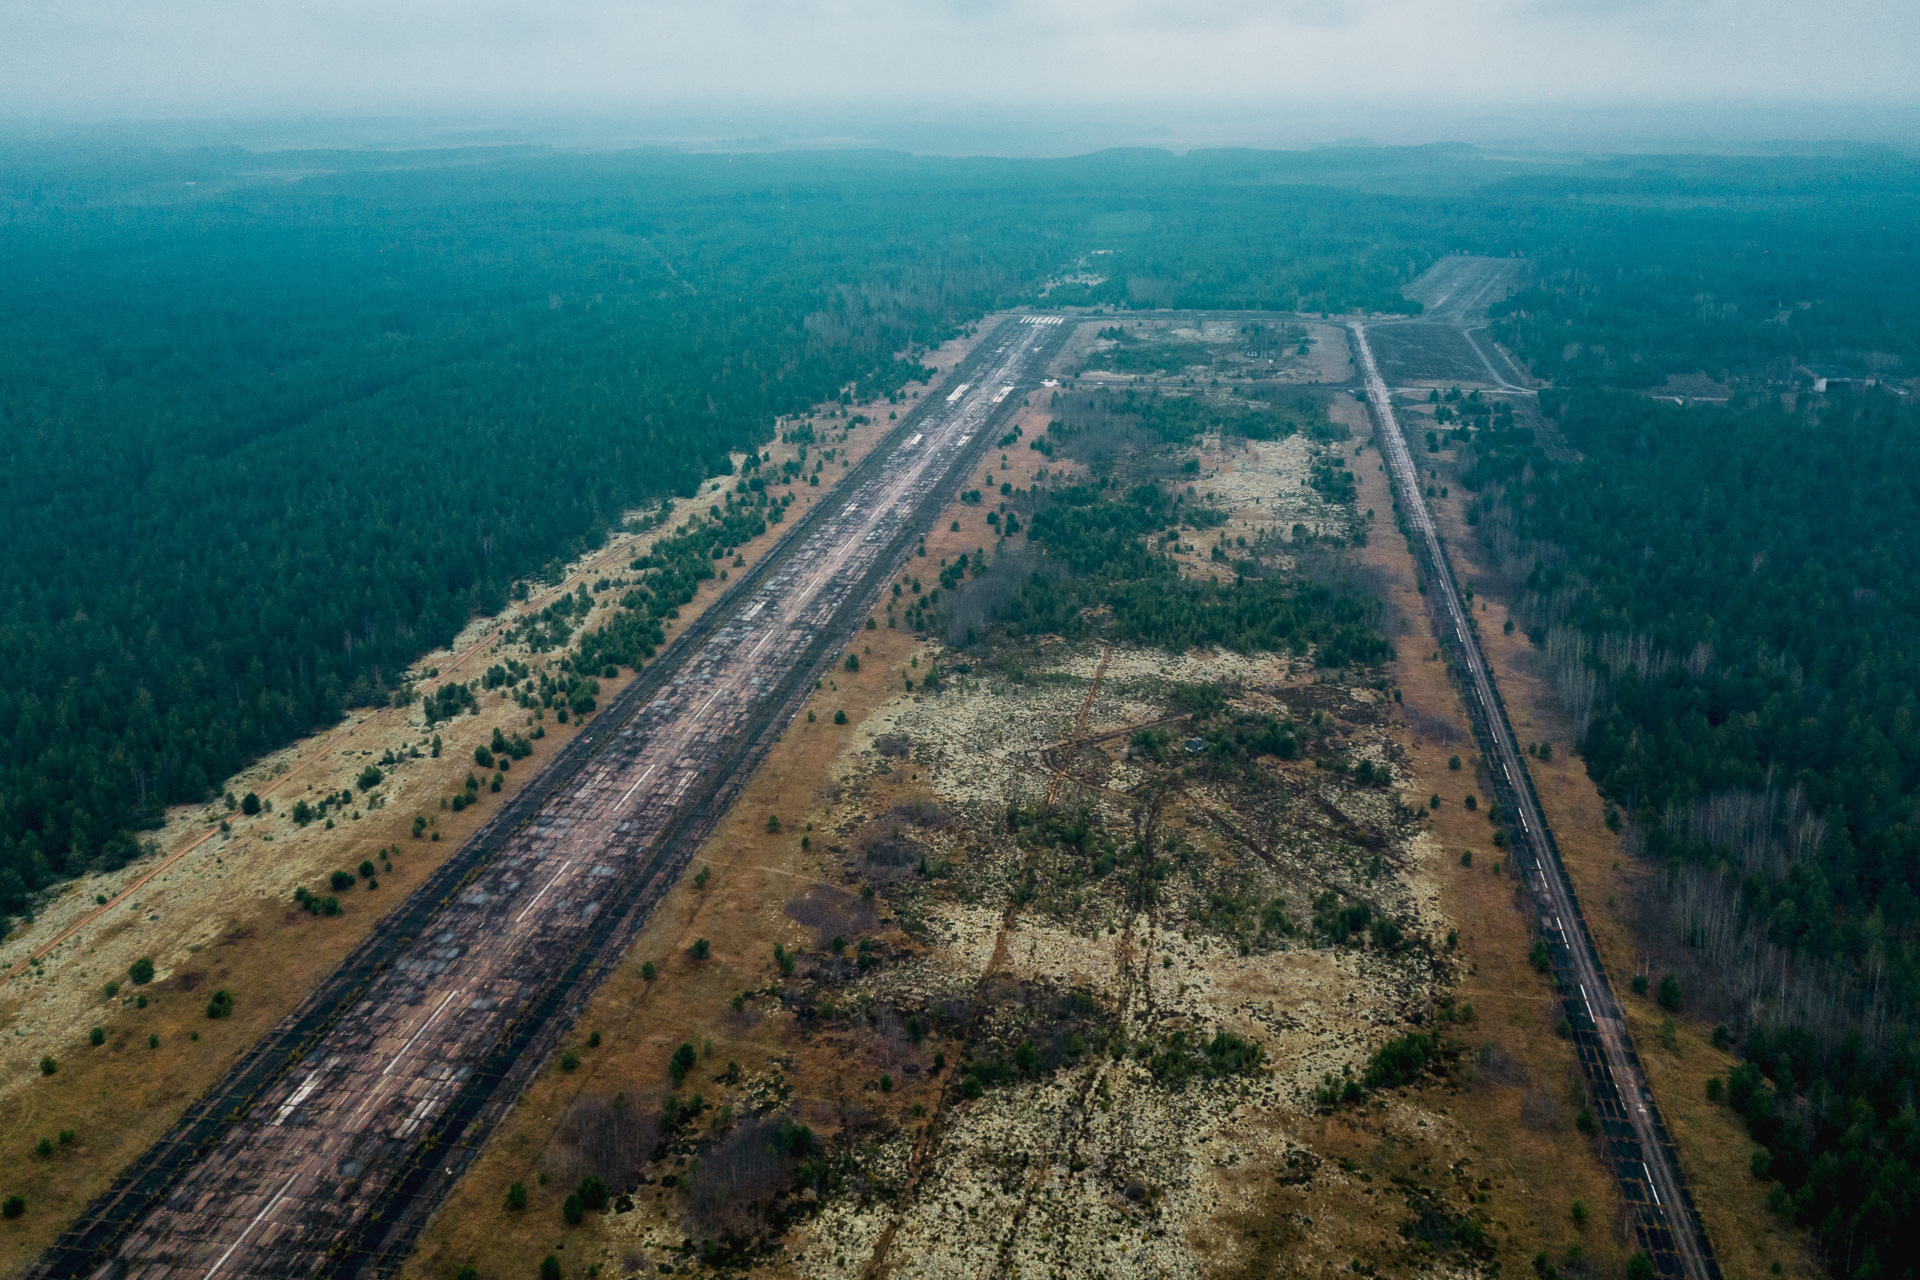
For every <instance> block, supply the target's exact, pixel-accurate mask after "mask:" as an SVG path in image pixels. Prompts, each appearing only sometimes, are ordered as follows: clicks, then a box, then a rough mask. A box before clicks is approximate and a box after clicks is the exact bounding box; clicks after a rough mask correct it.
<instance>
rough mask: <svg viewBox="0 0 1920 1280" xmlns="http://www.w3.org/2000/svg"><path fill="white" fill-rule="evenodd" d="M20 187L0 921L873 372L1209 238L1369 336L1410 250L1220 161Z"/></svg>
mask: <svg viewBox="0 0 1920 1280" xmlns="http://www.w3.org/2000/svg"><path fill="white" fill-rule="evenodd" d="M8 159H9V163H8V164H7V165H6V166H0V168H4V170H5V172H7V173H8V175H9V177H8V178H7V180H6V182H5V183H4V184H3V189H0V216H4V218H5V222H4V224H0V247H3V251H0V298H4V299H5V301H4V304H0V414H3V415H4V424H3V425H4V431H0V495H3V496H4V499H5V501H6V503H7V506H8V509H9V511H10V513H11V516H12V527H13V535H12V536H11V537H9V538H8V539H6V540H5V541H4V542H3V543H0V671H5V672H6V673H7V679H6V680H5V682H4V683H3V684H0V910H5V911H8V912H18V911H20V910H22V909H24V908H26V907H27V906H28V905H29V903H30V900H31V896H32V894H33V893H34V892H35V891H37V890H39V889H42V888H44V887H46V886H48V885H50V884H53V883H55V882H57V881H58V880H60V879H61V878H63V877H66V876H69V875H72V874H74V873H76V872H78V871H80V870H82V869H85V868H87V867H100V866H114V865H118V864H120V863H122V862H124V861H125V860H127V859H128V858H129V857H131V856H133V855H134V854H135V853H136V851H137V849H138V847H139V846H138V841H139V839H140V832H141V830H142V829H144V828H148V827H150V826H152V825H153V824H155V823H156V822H157V821H158V820H159V818H160V816H161V815H162V813H163V812H164V809H165V807H166V806H168V805H171V804H179V803H191V802H197V801H201V800H204V799H207V798H209V797H210V796H211V795H212V794H213V791H214V789H215V788H217V787H218V786H219V785H220V783H221V781H222V779H224V778H225V777H227V776H228V775H230V774H231V773H232V772H233V771H235V770H236V769H238V768H240V767H241V766H243V765H244V764H245V763H246V762H248V761H249V760H251V759H254V758H257V757H258V756H259V755H260V754H262V753H264V752H266V751H269V750H272V749H274V748H276V747H278V746H281V745H283V744H285V743H286V742H288V741H290V740H291V739H293V738H295V737H297V736H299V735H302V734H305V733H308V732H311V731H313V730H315V729H318V728H320V727H323V726H325V725H327V724H329V723H331V722H333V721H334V720H336V719H337V718H338V717H339V716H340V715H341V714H342V713H343V711H344V710H345V709H346V708H348V707H351V706H354V705H360V704H367V703H374V702H379V701H383V700H385V699H388V698H390V697H393V696H395V694H396V693H398V692H400V689H401V686H402V683H403V679H402V677H403V672H404V671H405V669H406V667H407V665H408V664H409V663H410V662H411V661H412V660H413V659H414V658H415V657H417V656H418V655H420V654H421V653H423V652H425V651H427V650H429V649H431V648H432V647H434V646H437V645H440V644H444V643H445V642H447V641H448V640H449V639H450V638H451V637H452V636H453V634H454V633H455V632H456V631H458V630H459V628H460V627H461V626H462V625H463V624H464V623H466V622H467V621H468V620H469V619H471V618H473V617H476V616H481V615H486V614H490V613H492V612H495V611H497V610H498V609H499V608H500V607H501V606H502V605H503V604H504V602H505V600H506V598H507V594H508V592H509V590H510V589H511V587H512V585H513V584H514V583H515V582H516V581H521V580H525V579H528V578H532V577H535V576H537V575H540V574H541V573H543V572H544V571H547V570H549V569H551V568H552V567H554V566H556V565H557V564H558V563H559V562H560V561H562V560H563V559H565V558H566V557H569V556H572V555H575V554H577V553H579V552H581V551H583V550H585V549H587V548H589V547H591V546H593V545H595V544H596V543H597V542H598V541H599V540H600V539H602V538H603V537H604V536H605V534H606V532H607V531H608V530H609V529H610V528H611V527H613V526H614V525H615V524H616V523H617V522H618V521H619V519H620V518H621V515H622V513H623V512H624V511H626V510H629V509H631V508H633V507H635V506H637V505H640V504H644V503H647V502H650V501H653V500H656V499H659V498H663V497H666V496H669V495H672V494H675V493H685V492H688V491H690V489H691V487H692V486H694V485H695V484H697V483H698V481H699V480H700V479H701V478H702V477H704V476H707V475H711V474H715V473H718V472H722V471H725V470H726V469H727V465H728V463H727V455H728V453H729V451H739V450H744V449H749V448H752V447H753V446H755V445H757V444H759V443H761V442H763V441H765V440H767V439H768V438H770V435H771V432H772V429H773V421H774V418H775V416H776V415H779V414H783V413H790V412H793V411H795V410H798V409H801V408H803V407H804V406H806V405H809V404H812V403H815V402H818V401H820V400H822V399H825V398H830V397H837V396H839V395H841V394H842V393H843V392H849V393H852V392H857V393H859V394H863V395H864V394H869V393H872V392H874V391H881V392H885V391H888V390H890V389H892V388H894V387H897V386H898V385H899V384H900V380H901V379H903V378H904V377H905V376H906V373H907V371H908V370H909V369H910V368H911V366H910V365H908V364H906V363H904V362H902V361H901V360H900V359H898V358H897V357H899V356H902V355H905V354H907V353H909V352H910V351H911V350H912V349H914V348H915V347H916V346H919V345H924V344H927V343H932V342H934V341H937V340H938V339H940V338H942V337H944V336H946V335H947V334H949V333H951V332H953V331H955V329H956V328H957V327H958V326H959V325H960V324H962V323H964V322H966V321H968V320H971V319H973V318H975V317H977V316H979V315H980V314H981V313H982V312H984V311H986V310H987V309H990V308H992V307H995V306H998V305H1002V304H1005V303H1008V302H1011V301H1014V300H1017V299H1019V298H1021V297H1023V296H1031V295H1033V294H1035V293H1036V292H1037V291H1038V290H1039V289H1040V288H1041V287H1042V286H1043V284H1044V282H1046V281H1047V280H1048V279H1049V278H1050V277H1052V276H1054V275H1055V274H1056V273H1059V272H1061V271H1064V270H1067V269H1069V268H1071V267H1072V265H1073V263H1074V261H1075V259H1076V258H1077V257H1078V256H1080V255H1083V254H1085V253H1086V252H1088V251H1090V250H1091V249H1093V248H1095V247H1098V246H1101V245H1120V246H1122V247H1124V248H1125V249H1126V251H1127V252H1128V253H1129V254H1131V255H1133V258H1134V262H1133V265H1132V266H1131V267H1129V268H1128V270H1127V271H1126V272H1125V273H1123V274H1121V275H1119V276H1118V277H1117V278H1118V279H1120V280H1121V281H1122V289H1123V293H1124V297H1123V299H1122V302H1123V303H1124V304H1127V305H1145V304H1150V303H1153V302H1157V301H1160V300H1161V298H1162V294H1163V293H1164V289H1165V286H1164V284H1163V283H1162V275H1160V274H1156V273H1163V272H1164V273H1175V272H1179V273H1181V274H1180V276H1179V278H1182V279H1184V278H1185V275H1187V274H1191V273H1187V272H1184V269H1183V268H1181V267H1180V265H1179V264H1180V263H1182V262H1183V261H1184V260H1185V259H1184V258H1183V257H1182V255H1184V254H1186V253H1188V252H1189V250H1188V249H1187V248H1186V247H1185V246H1186V245H1187V242H1188V239H1189V230H1190V228H1191V227H1192V226H1193V225H1194V224H1196V223H1207V222H1210V221H1211V220H1212V219H1211V217H1210V215H1209V214H1208V206H1210V205H1219V206H1223V207H1225V206H1231V207H1233V208H1235V209H1237V212H1236V213H1235V214H1234V215H1233V216H1234V217H1235V218H1237V219H1239V220H1240V222H1239V223H1237V224H1233V225H1234V226H1235V227H1236V228H1237V229H1235V230H1234V231H1233V235H1234V236H1235V237H1236V238H1235V239H1234V240H1233V241H1232V243H1233V244H1236V245H1238V246H1239V250H1238V251H1240V252H1247V253H1251V254H1253V255H1255V258H1256V259H1257V266H1256V267H1253V268H1249V267H1247V266H1246V265H1245V264H1238V263H1236V260H1235V259H1234V258H1233V256H1232V253H1231V252H1230V251H1229V250H1230V245H1229V243H1228V241H1226V240H1222V239H1219V238H1216V239H1215V240H1213V241H1210V242H1209V243H1211V244H1212V245H1213V248H1211V249H1209V250H1208V251H1207V253H1208V254H1209V255H1210V261H1211V262H1212V264H1213V265H1212V266H1211V267H1210V269H1209V270H1210V271H1211V273H1212V274H1211V276H1209V277H1208V279H1210V280H1211V281H1212V283H1207V282H1206V281H1205V280H1203V281H1201V282H1200V283H1198V284H1196V285H1194V286H1193V289H1197V290H1198V292H1197V293H1196V295H1195V296H1196V298H1198V299H1200V300H1205V299H1206V298H1211V297H1216V296H1219V290H1220V289H1221V288H1223V287H1226V286H1225V285H1223V284H1222V283H1221V282H1222V281H1225V282H1228V283H1229V284H1231V286H1232V290H1233V297H1234V298H1235V299H1236V300H1238V301H1242V302H1246V303H1250V304H1251V303H1259V304H1265V305H1281V304H1290V303H1293V302H1302V303H1310V304H1312V305H1315V306H1318V307H1323V308H1328V309H1335V310H1338V309H1345V308H1354V307H1365V306H1375V305H1384V304H1389V303H1391V302H1392V300H1394V299H1396V298H1397V297H1398V290H1399V288H1400V286H1401V285H1402V284H1403V283H1404V282H1405V280H1406V279H1407V278H1409V275H1410V273H1411V272H1413V271H1415V270H1417V269H1419V268H1420V267H1421V266H1423V265H1424V262H1425V261H1426V260H1428V259H1429V258H1430V256H1431V254H1432V252H1434V249H1433V248H1431V247H1429V248H1427V249H1425V250H1413V249H1409V248H1408V247H1407V244H1406V242H1405V240H1404V238H1403V235H1405V234H1417V235H1418V237H1419V238H1420V240H1421V242H1422V243H1425V242H1427V241H1428V240H1430V239H1431V237H1427V236H1425V235H1424V233H1414V232H1412V231H1411V229H1410V228H1411V224H1407V223H1405V222H1404V220H1400V221H1396V217H1397V215H1396V214H1395V211H1394V207H1393V205H1392V202H1391V201H1390V200H1389V199H1388V198H1386V197H1383V196H1379V195H1370V194H1365V193H1359V192H1354V191H1351V190H1333V189H1327V190H1318V191H1312V192H1302V193H1295V194H1293V195H1290V196H1289V197H1288V199H1287V201H1286V205H1287V208H1288V213H1289V216H1288V218H1287V219H1286V221H1285V222H1284V223H1272V222H1270V221H1269V222H1268V223H1266V224H1262V225H1256V223H1255V221H1254V220H1255V217H1256V214H1257V213H1258V211H1259V210H1261V209H1263V208H1265V207H1266V206H1267V205H1268V204H1270V203H1271V202H1270V200H1265V199H1252V198H1249V196H1248V195H1247V194H1245V192H1244V190H1243V187H1244V177H1245V175H1244V172H1243V168H1244V166H1242V165H1240V164H1239V163H1238V162H1232V163H1225V164H1222V163H1219V162H1209V161H1204V160H1203V161H1200V162H1196V163H1195V164H1191V165H1189V164H1183V163H1178V162H1175V163H1171V164H1169V163H1163V162H1162V161H1161V160H1159V159H1153V158H1146V159H1142V158H1129V157H1124V156H1123V157H1107V158H1101V157H1094V158H1090V159H1088V160H1085V161H1074V162H1061V163H1057V164H1032V163H1014V162H1005V161H967V162H961V161H953V162H949V161H919V160H912V159H909V158H906V157H900V156H890V155H865V154H855V155H827V156H813V157H781V156H757V157H756V156H713V157H685V156H672V155H651V154H645V153H642V154H638V155H630V156H588V157H553V156H545V155H540V154H531V153H521V152H505V153H493V152H486V153H462V152H453V153H434V154H430V155H424V156H402V157H391V156H388V157H380V156H356V155H348V154H337V153H326V154H313V155H296V156H270V157H254V156H248V155H245V154H244V153H233V152H200V153H191V154H185V155H178V154H166V153H141V154H138V155H132V156H129V155H112V156H105V157H85V156H82V157H80V158H78V159H75V158H72V157H61V158H58V159H53V158H49V157H48V156H46V155H42V154H35V153H18V154H12V155H10V156H9V157H8ZM1236 193H1238V194H1236ZM1156 210H1157V211H1158V212H1156ZM1392 227H1398V228H1400V230H1397V231H1394V232H1393V234H1391V235H1390V236H1388V237H1386V238H1385V239H1383V240H1381V241H1380V243H1378V244H1376V243H1374V241H1375V239H1376V236H1375V233H1376V232H1378V231H1380V230H1381V229H1385V228H1392ZM1242 232H1244V238H1239V237H1241V233H1242ZM1166 278H1169V279H1171V278H1175V277H1174V276H1173V275H1171V274H1170V275H1168V276H1167V277H1166ZM1129 282H1130V283H1129ZM1182 287H1183V288H1185V287H1187V286H1184V285H1183V286H1182ZM1128 289H1131V292H1126V290H1128ZM1189 291H1190V292H1191V291H1192V290H1189ZM639 625H640V630H641V631H642V632H644V631H646V630H647V626H648V625H649V624H646V623H645V622H644V621H643V622H642V623H641V624H639ZM617 647H619V648H620V649H621V650H622V652H629V651H630V652H632V653H635V654H637V653H641V652H644V651H645V650H646V649H647V647H648V646H647V643H646V639H645V636H644V635H636V636H635V637H630V638H629V641H625V642H622V643H621V644H620V645H618V646H617Z"/></svg>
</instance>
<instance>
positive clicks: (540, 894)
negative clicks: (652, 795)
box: [513, 784, 637, 924]
mask: <svg viewBox="0 0 1920 1280" xmlns="http://www.w3.org/2000/svg"><path fill="white" fill-rule="evenodd" d="M636 785H637V784H636ZM572 865H573V859H571V858H569V859H567V860H566V861H565V862H563V863H561V864H560V869H559V870H558V871H556V872H554V873H553V879H551V880H549V881H547V889H551V888H553V886H554V885H556V884H559V883H560V877H561V876H563V875H565V874H566V873H567V868H568V867H570V866H572ZM547 889H542V890H541V891H540V892H538V893H536V894H534V895H533V901H532V902H529V903H528V904H527V905H526V906H524V907H522V908H521V909H520V914H519V915H517V916H515V917H514V918H513V922H514V923H515V924H519V923H520V922H521V921H522V920H525V919H526V918H527V912H529V911H531V910H533V909H534V908H535V907H537V906H539V905H540V899H542V898H544V897H546V896H547Z"/></svg>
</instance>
